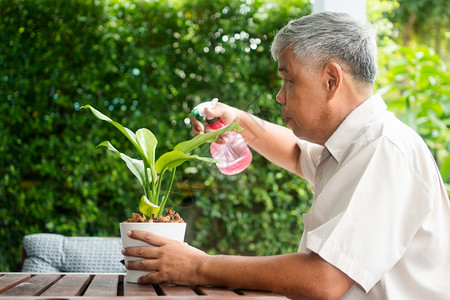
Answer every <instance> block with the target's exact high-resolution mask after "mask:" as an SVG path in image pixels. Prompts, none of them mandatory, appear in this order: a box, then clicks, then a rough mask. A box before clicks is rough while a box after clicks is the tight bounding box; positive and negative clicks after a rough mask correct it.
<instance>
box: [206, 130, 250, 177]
mask: <svg viewBox="0 0 450 300" xmlns="http://www.w3.org/2000/svg"><path fill="white" fill-rule="evenodd" d="M225 140H226V143H225V144H218V143H211V147H210V149H211V155H212V157H213V158H215V159H217V160H219V161H220V162H218V163H216V165H217V168H218V169H219V171H220V172H221V173H223V174H225V175H234V174H237V173H240V172H242V171H243V170H245V169H246V168H247V167H248V166H249V165H250V163H251V162H252V152H251V151H250V149H249V147H248V146H247V144H246V143H245V140H244V138H243V137H242V135H240V134H239V133H237V132H235V131H230V132H229V133H228V136H227V137H226V138H225Z"/></svg>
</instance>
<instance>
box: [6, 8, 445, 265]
mask: <svg viewBox="0 0 450 300" xmlns="http://www.w3.org/2000/svg"><path fill="white" fill-rule="evenodd" d="M309 12H310V5H309V1H308V0H274V1H270V2H269V1H262V0H253V1H243V0H219V1H210V0H185V1H183V0H178V1H163V0H159V1H158V0H155V1H144V0H142V1H125V0H96V1H82V0H66V1H55V0H22V1H19V0H5V1H0V32H1V34H0V43H1V45H3V46H2V47H1V48H0V99H1V100H0V132H1V134H0V156H1V158H2V159H1V160H0V237H1V238H0V249H1V250H2V251H1V252H0V266H1V271H18V270H19V269H20V249H21V240H22V237H23V236H24V235H25V234H30V233H35V232H57V233H61V234H66V235H81V236H83V235H91V236H94V235H98V236H118V232H119V229H118V223H119V222H120V221H122V220H124V219H126V218H128V217H129V216H130V215H131V212H134V211H137V209H138V207H137V204H138V199H139V197H140V194H141V189H140V187H139V186H138V185H137V182H136V180H135V179H134V178H133V175H132V174H131V173H129V172H128V170H127V169H126V167H125V166H124V165H123V164H122V163H121V161H120V160H118V159H116V157H114V155H113V154H110V155H105V152H104V151H102V150H103V149H97V148H96V145H98V144H99V143H100V142H101V141H103V140H110V141H111V142H112V143H113V144H115V145H121V151H123V152H130V151H129V150H131V149H127V148H126V147H129V145H128V143H127V142H126V141H125V140H124V137H123V136H121V134H120V133H117V132H116V131H115V130H110V129H109V128H108V127H107V126H104V124H101V122H97V121H96V120H95V119H94V117H93V116H91V115H90V114H83V113H80V112H78V110H79V108H80V106H81V105H83V104H87V103H89V104H92V105H93V106H95V107H96V108H98V109H99V110H101V111H103V112H105V113H107V114H108V115H109V116H111V117H112V118H113V119H114V120H117V121H118V122H120V123H122V124H123V125H124V126H126V127H128V128H130V129H132V130H134V131H135V130H137V129H138V128H141V127H148V128H149V129H151V130H152V131H153V132H154V133H155V135H156V136H158V137H161V138H160V143H159V144H158V148H157V152H158V153H162V152H163V151H167V150H171V149H172V148H173V147H174V145H175V144H176V143H178V142H180V141H183V140H186V139H187V138H189V137H190V136H191V130H190V124H189V121H188V119H187V116H188V114H189V112H190V109H191V108H192V107H194V106H195V105H197V104H199V103H200V102H203V101H205V100H210V99H212V98H213V97H219V98H220V99H221V100H222V101H224V102H226V103H228V104H230V105H233V106H236V107H240V108H242V109H245V110H247V111H249V112H251V113H254V114H256V115H258V116H260V117H262V118H264V119H267V120H271V121H273V122H275V123H279V124H283V122H282V120H281V118H280V116H279V106H278V104H277V103H276V101H275V95H276V93H277V91H278V88H279V86H280V80H279V79H278V78H277V72H276V63H275V62H273V60H272V59H271V56H270V51H269V49H270V43H271V41H272V39H273V36H274V34H275V32H276V30H278V29H279V28H281V27H282V26H283V25H285V24H286V23H287V22H288V20H289V19H291V18H293V17H300V16H302V15H306V14H308V13H309ZM392 44H395V43H394V42H393V41H392V40H391V39H390V35H389V34H385V35H384V36H383V40H382V46H385V47H386V49H394V48H389V46H390V45H392ZM380 50H381V51H380V63H382V64H384V65H385V66H382V67H381V68H380V71H381V72H380V75H382V76H381V80H380V81H379V83H378V84H379V85H380V86H379V88H380V89H381V88H382V87H385V89H384V90H383V91H384V92H386V94H385V95H386V96H388V98H389V99H388V100H389V101H392V102H390V106H392V107H393V108H394V109H395V110H396V111H397V112H398V114H399V115H400V117H402V118H403V119H404V120H405V121H408V120H410V117H411V116H412V117H413V119H415V124H416V126H417V127H416V128H417V130H418V131H419V133H421V134H422V135H423V136H424V138H425V139H426V140H427V142H428V145H429V146H430V148H431V149H432V150H433V153H434V154H435V155H436V157H437V158H438V163H439V166H440V167H441V171H443V174H447V177H445V178H447V179H446V180H447V182H448V160H449V159H448V151H449V149H448V145H449V143H448V135H449V134H448V130H449V129H448V121H446V120H448V119H449V118H448V108H449V107H448V76H447V77H445V74H446V73H445V68H444V66H442V65H441V64H440V63H439V60H438V57H437V56H435V55H434V54H433V53H431V52H426V51H422V50H420V51H422V52H423V54H418V52H416V51H413V50H411V49H408V48H400V49H398V48H396V50H395V51H396V52H388V50H384V49H380ZM389 51H391V50H389ZM401 51H403V52H401ZM388 53H391V54H388ZM388 56H389V59H388ZM391 56H392V59H390V57H391ZM402 64H404V66H405V69H404V70H402V69H401V67H400V66H401V65H402ZM430 65H431V67H430ZM411 68H412V69H411ZM430 68H434V69H433V71H432V72H431V73H430ZM396 72H397V73H396ZM423 72H428V73H426V74H425V75H424V74H423ZM402 76H403V77H402ZM408 76H409V77H408ZM378 78H379V79H380V77H378ZM410 80H412V81H413V83H412V82H409V81H410ZM391 103H392V104H391ZM402 103H403V106H402ZM407 103H409V104H408V105H409V108H406V107H407V106H406V105H407ZM439 103H440V105H439ZM439 106H440V108H439ZM430 112H432V113H430ZM411 114H413V115H411ZM403 116H404V117H403ZM408 116H409V117H408ZM414 116H415V118H414ZM410 124H413V125H414V123H410ZM446 138H447V139H446ZM172 143H173V144H172ZM207 151H209V149H208V147H207V146H205V147H203V148H200V149H198V152H197V154H202V153H203V154H204V153H205V152H207ZM445 151H446V152H445ZM446 155H447V158H445V156H446ZM441 157H442V159H441ZM445 162H447V173H445V164H446V163H445ZM172 201H173V203H174V204H176V205H177V207H178V209H177V210H178V211H179V212H180V214H181V215H182V216H183V217H184V218H185V219H186V221H187V222H188V231H187V237H186V239H187V241H188V242H189V243H191V244H192V245H194V246H197V247H200V248H202V249H204V250H206V251H208V252H209V253H236V254H252V255H272V254H278V253H283V252H292V251H296V249H297V245H298V242H299V239H300V234H301V231H302V229H303V228H302V227H303V224H302V221H301V214H302V213H303V212H306V211H308V209H309V207H310V204H311V201H312V195H311V192H310V190H309V186H308V185H307V184H306V183H305V181H303V180H301V179H299V178H297V177H296V176H294V175H292V174H290V173H288V172H287V171H285V170H281V169H280V168H278V167H276V166H274V165H272V164H270V163H268V162H267V161H266V160H265V159H263V158H262V157H260V156H259V155H257V154H256V153H254V159H253V162H252V164H251V165H250V167H249V168H248V169H247V170H246V171H244V172H243V173H241V174H238V175H235V176H224V175H222V174H221V173H219V172H218V170H217V169H216V168H214V167H211V166H208V165H205V164H202V163H197V162H191V163H186V164H185V165H183V167H180V169H179V172H178V176H177V178H176V183H175V186H174V188H173V191H172Z"/></svg>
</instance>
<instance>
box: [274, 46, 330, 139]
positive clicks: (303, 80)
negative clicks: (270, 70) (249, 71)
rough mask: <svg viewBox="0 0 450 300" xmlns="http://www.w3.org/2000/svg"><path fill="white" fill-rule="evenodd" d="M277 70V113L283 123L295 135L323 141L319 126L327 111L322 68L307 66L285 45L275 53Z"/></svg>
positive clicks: (327, 113)
mask: <svg viewBox="0 0 450 300" xmlns="http://www.w3.org/2000/svg"><path fill="white" fill-rule="evenodd" d="M278 73H279V74H280V76H281V78H282V79H283V85H282V87H281V89H280V91H279V92H278V95H277V98H276V99H277V101H278V102H279V103H281V104H282V107H281V117H282V118H283V119H284V120H285V122H286V125H287V126H289V127H290V128H291V129H292V131H293V132H294V134H295V135H296V136H297V137H299V138H302V139H305V140H308V141H310V142H315V143H323V142H325V141H324V140H323V138H324V137H323V135H324V133H325V132H324V131H323V128H324V126H325V124H326V123H327V119H328V116H329V113H330V111H329V107H328V103H327V101H326V100H327V94H326V82H325V83H324V81H323V77H322V76H321V73H322V71H321V70H318V71H313V70H307V69H306V68H305V66H303V65H302V64H301V63H300V62H299V61H298V60H296V59H295V57H294V53H293V51H292V50H291V49H287V50H285V51H284V52H282V53H281V55H279V57H278Z"/></svg>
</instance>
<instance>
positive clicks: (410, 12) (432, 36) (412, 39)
mask: <svg viewBox="0 0 450 300" xmlns="http://www.w3.org/2000/svg"><path fill="white" fill-rule="evenodd" d="M381 1H382V2H392V3H393V4H394V6H393V9H392V10H389V11H385V12H384V15H385V16H386V17H387V18H389V20H390V21H391V22H392V23H393V24H394V25H395V26H396V28H397V30H396V35H398V37H399V39H401V44H402V45H404V46H411V45H417V44H426V45H429V46H430V47H432V48H433V49H434V51H435V52H437V53H438V54H439V55H440V56H441V57H445V58H446V59H447V61H448V60H449V59H450V52H449V49H450V5H449V3H448V0H381Z"/></svg>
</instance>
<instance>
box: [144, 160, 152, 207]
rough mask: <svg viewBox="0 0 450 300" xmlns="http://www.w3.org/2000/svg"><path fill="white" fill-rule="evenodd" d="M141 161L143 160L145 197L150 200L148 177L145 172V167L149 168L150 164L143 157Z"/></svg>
mask: <svg viewBox="0 0 450 300" xmlns="http://www.w3.org/2000/svg"><path fill="white" fill-rule="evenodd" d="M143 161H144V193H145V195H146V196H147V199H149V200H150V201H151V199H152V197H151V196H150V179H149V178H148V172H147V169H149V168H150V166H149V164H148V163H147V162H146V160H145V159H143ZM153 181H154V179H153V178H152V182H153Z"/></svg>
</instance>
